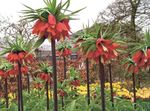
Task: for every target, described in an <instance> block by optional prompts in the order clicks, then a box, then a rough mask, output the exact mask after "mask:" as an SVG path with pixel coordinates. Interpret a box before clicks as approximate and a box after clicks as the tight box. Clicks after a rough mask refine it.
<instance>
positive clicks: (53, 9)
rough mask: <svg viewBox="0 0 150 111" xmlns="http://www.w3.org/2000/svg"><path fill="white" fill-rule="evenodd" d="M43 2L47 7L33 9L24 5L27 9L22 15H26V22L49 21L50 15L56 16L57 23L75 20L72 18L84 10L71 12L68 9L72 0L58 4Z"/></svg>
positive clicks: (48, 1) (45, 0) (53, 0)
mask: <svg viewBox="0 0 150 111" xmlns="http://www.w3.org/2000/svg"><path fill="white" fill-rule="evenodd" d="M43 1H44V3H45V5H46V7H44V8H39V9H33V8H31V7H29V6H27V5H24V6H25V7H26V8H27V9H26V10H22V13H23V14H24V18H23V19H25V20H26V19H27V20H29V21H35V20H37V19H40V20H42V21H47V20H48V15H49V14H52V15H54V16H55V18H56V19H57V21H61V20H63V19H74V18H72V17H71V16H73V15H75V14H76V13H78V12H80V11H81V10H83V9H84V8H82V9H79V10H77V11H74V12H72V11H70V10H69V9H68V8H69V6H70V0H66V1H65V2H62V1H60V2H59V3H57V0H43ZM65 13H67V14H65Z"/></svg>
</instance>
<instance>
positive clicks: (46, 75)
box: [39, 73, 50, 81]
mask: <svg viewBox="0 0 150 111" xmlns="http://www.w3.org/2000/svg"><path fill="white" fill-rule="evenodd" d="M39 78H40V79H41V80H44V81H49V80H50V76H49V75H48V74H46V73H41V74H39Z"/></svg>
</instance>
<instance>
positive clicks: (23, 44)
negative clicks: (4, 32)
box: [0, 35, 33, 55]
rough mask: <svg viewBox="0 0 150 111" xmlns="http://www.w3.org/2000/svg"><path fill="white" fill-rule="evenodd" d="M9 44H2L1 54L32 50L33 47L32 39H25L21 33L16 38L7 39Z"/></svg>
mask: <svg viewBox="0 0 150 111" xmlns="http://www.w3.org/2000/svg"><path fill="white" fill-rule="evenodd" d="M7 43H8V46H6V47H4V46H0V47H1V48H2V49H3V50H2V52H0V55H5V54H7V53H9V52H20V51H27V52H29V51H31V49H32V47H33V42H32V40H30V41H25V40H24V39H23V37H22V36H21V35H18V36H17V37H16V38H15V40H11V39H9V40H7Z"/></svg>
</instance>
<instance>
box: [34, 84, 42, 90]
mask: <svg viewBox="0 0 150 111" xmlns="http://www.w3.org/2000/svg"><path fill="white" fill-rule="evenodd" d="M33 87H34V88H35V89H42V88H43V85H42V84H41V83H34V84H33Z"/></svg>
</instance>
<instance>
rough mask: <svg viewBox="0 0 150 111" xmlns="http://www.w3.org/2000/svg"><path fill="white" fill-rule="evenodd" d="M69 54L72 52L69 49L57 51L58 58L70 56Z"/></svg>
mask: <svg viewBox="0 0 150 111" xmlns="http://www.w3.org/2000/svg"><path fill="white" fill-rule="evenodd" d="M71 53H72V51H71V50H70V49H68V48H65V49H63V50H60V51H57V55H58V56H63V57H65V56H69V55H71Z"/></svg>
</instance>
